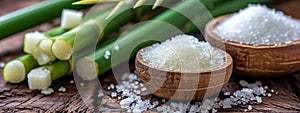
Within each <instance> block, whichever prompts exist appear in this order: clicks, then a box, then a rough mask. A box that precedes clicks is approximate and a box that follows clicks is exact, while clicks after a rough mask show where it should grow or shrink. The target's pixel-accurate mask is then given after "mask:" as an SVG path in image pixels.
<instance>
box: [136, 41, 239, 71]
mask: <svg viewBox="0 0 300 113" xmlns="http://www.w3.org/2000/svg"><path fill="white" fill-rule="evenodd" d="M148 47H150V46H147V47H144V48H142V49H140V50H139V51H138V53H137V54H136V60H137V61H138V62H140V63H141V64H142V65H144V66H146V67H148V68H152V69H155V70H159V71H162V72H169V73H181V75H184V74H192V75H193V74H210V73H212V72H217V71H219V70H222V69H227V68H229V67H230V66H231V65H232V64H233V59H232V57H231V56H230V55H229V54H228V53H227V52H226V51H223V50H221V49H219V48H215V47H214V48H215V49H217V50H220V51H221V52H223V53H224V54H225V58H224V59H225V63H224V64H223V65H222V66H220V67H218V68H215V69H212V70H204V71H200V72H180V71H171V70H165V69H159V68H156V67H152V66H150V64H148V63H147V62H145V61H144V60H143V57H142V55H141V52H142V51H144V50H146V49H147V48H148Z"/></svg>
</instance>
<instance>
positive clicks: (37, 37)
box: [24, 31, 47, 53]
mask: <svg viewBox="0 0 300 113" xmlns="http://www.w3.org/2000/svg"><path fill="white" fill-rule="evenodd" d="M45 38H47V37H46V36H45V35H44V34H43V33H40V32H38V31H35V32H31V33H27V34H25V38H24V52H25V53H33V52H34V50H35V49H36V46H37V44H38V43H39V42H40V41H41V40H43V39H45Z"/></svg>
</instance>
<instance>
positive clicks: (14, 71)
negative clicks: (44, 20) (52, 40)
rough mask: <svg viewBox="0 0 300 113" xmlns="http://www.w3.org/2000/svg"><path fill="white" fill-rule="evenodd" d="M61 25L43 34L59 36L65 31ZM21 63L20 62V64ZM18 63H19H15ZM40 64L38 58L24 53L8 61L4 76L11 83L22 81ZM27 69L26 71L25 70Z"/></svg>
mask: <svg viewBox="0 0 300 113" xmlns="http://www.w3.org/2000/svg"><path fill="white" fill-rule="evenodd" d="M66 31H67V30H64V29H62V28H60V27H58V28H54V29H51V30H49V31H47V32H44V33H43V34H45V35H47V36H57V35H60V34H63V33H65V32H66ZM19 63H20V64H19ZM15 64H17V65H15ZM37 66H38V62H37V60H35V58H34V57H33V55H31V54H26V55H23V56H21V57H19V58H16V59H15V60H12V61H10V62H8V63H7V64H6V65H5V67H4V69H3V78H4V80H5V81H6V82H9V83H20V82H22V81H24V80H25V78H26V75H27V73H28V72H29V71H30V70H31V69H33V68H35V67H37ZM24 69H25V71H23V70H24Z"/></svg>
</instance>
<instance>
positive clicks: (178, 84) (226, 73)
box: [135, 48, 232, 101]
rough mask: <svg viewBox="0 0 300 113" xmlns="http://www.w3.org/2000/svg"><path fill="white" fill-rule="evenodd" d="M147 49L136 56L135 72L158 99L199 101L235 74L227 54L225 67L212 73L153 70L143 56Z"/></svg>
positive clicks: (218, 90)
mask: <svg viewBox="0 0 300 113" xmlns="http://www.w3.org/2000/svg"><path fill="white" fill-rule="evenodd" d="M145 49H147V48H144V49H141V50H140V51H139V52H138V53H137V55H136V60H135V67H136V72H137V75H138V77H139V79H140V80H141V82H143V83H144V85H145V87H147V89H148V90H149V91H150V92H151V93H153V94H154V95H156V96H158V97H162V98H166V99H172V100H178V101H191V100H200V99H202V98H204V97H209V96H212V95H215V94H218V93H219V92H220V91H221V88H222V87H223V85H225V84H226V83H227V82H228V81H229V78H230V76H231V73H232V58H231V56H230V55H229V54H227V53H226V52H224V51H223V52H224V53H225V62H226V63H225V64H224V65H222V66H221V67H219V68H216V69H214V70H211V71H205V72H199V73H191V72H176V71H169V70H163V69H158V68H154V67H151V66H150V65H149V64H148V63H147V62H145V61H144V60H143V58H142V56H141V52H142V51H144V50H145ZM175 93H176V94H175Z"/></svg>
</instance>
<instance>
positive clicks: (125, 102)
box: [120, 98, 134, 108]
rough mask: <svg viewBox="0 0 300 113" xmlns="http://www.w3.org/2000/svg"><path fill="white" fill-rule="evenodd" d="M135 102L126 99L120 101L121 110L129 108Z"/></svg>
mask: <svg viewBox="0 0 300 113" xmlns="http://www.w3.org/2000/svg"><path fill="white" fill-rule="evenodd" d="M133 101H134V99H132V98H126V99H123V100H121V101H120V105H121V108H129V106H130V104H131V103H132V102H133Z"/></svg>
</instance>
